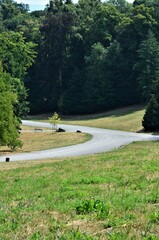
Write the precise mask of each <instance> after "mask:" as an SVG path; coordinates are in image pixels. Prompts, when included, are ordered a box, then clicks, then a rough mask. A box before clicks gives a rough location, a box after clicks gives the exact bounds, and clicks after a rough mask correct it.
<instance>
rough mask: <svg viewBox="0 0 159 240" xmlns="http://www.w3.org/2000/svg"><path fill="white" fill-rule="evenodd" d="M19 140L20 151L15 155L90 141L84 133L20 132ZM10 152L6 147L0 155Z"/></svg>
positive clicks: (1, 149) (0, 151)
mask: <svg viewBox="0 0 159 240" xmlns="http://www.w3.org/2000/svg"><path fill="white" fill-rule="evenodd" d="M20 139H21V141H22V142H23V147H22V149H18V150H17V151H16V152H15V153H21V152H31V151H39V150H46V149H52V148H58V147H64V146H69V145H74V144H79V143H83V142H85V141H88V140H90V139H91V136H90V135H89V134H86V133H68V132H65V133H51V132H32V131H31V132H22V133H21V134H20ZM8 153H12V151H11V150H10V149H9V148H7V147H1V148H0V154H1V155H2V154H8Z"/></svg>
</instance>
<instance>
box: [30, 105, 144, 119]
mask: <svg viewBox="0 0 159 240" xmlns="http://www.w3.org/2000/svg"><path fill="white" fill-rule="evenodd" d="M144 108H145V106H143V105H135V106H127V107H122V108H117V109H112V110H109V111H106V112H99V113H93V114H84V115H60V117H61V119H62V120H67V121H71V120H73V121H76V120H77V121H78V120H91V119H98V118H101V117H121V116H124V115H128V114H132V113H134V112H137V111H141V110H144ZM52 114H53V113H47V114H39V115H30V116H28V117H27V118H26V120H42V121H43V120H44V121H45V120H48V118H49V117H50V116H52Z"/></svg>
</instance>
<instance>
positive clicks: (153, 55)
mask: <svg viewBox="0 0 159 240" xmlns="http://www.w3.org/2000/svg"><path fill="white" fill-rule="evenodd" d="M138 54H139V58H138V62H137V63H136V65H135V68H136V69H137V70H138V81H139V86H140V89H141V90H140V91H141V93H142V97H143V100H144V101H145V100H146V101H149V100H150V98H151V95H152V94H153V93H154V92H155V87H156V85H157V84H158V83H159V43H158V41H157V40H156V38H155V36H154V34H153V33H152V32H151V31H149V33H148V35H147V37H146V39H145V40H144V41H142V43H141V45H140V47H139V50H138Z"/></svg>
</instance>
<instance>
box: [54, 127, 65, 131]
mask: <svg viewBox="0 0 159 240" xmlns="http://www.w3.org/2000/svg"><path fill="white" fill-rule="evenodd" d="M56 132H65V130H64V129H62V128H58V129H57V130H56Z"/></svg>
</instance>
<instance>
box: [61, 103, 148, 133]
mask: <svg viewBox="0 0 159 240" xmlns="http://www.w3.org/2000/svg"><path fill="white" fill-rule="evenodd" d="M144 112H145V108H144V107H143V106H133V107H127V108H121V109H116V110H112V111H108V112H106V113H103V114H96V115H89V116H84V117H80V116H79V117H75V118H74V117H73V118H72V119H70V120H69V119H66V121H64V122H63V123H67V124H75V125H84V126H90V127H100V128H106V129H114V130H121V131H129V132H137V131H141V130H142V119H143V116H144ZM74 119H75V120H74Z"/></svg>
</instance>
